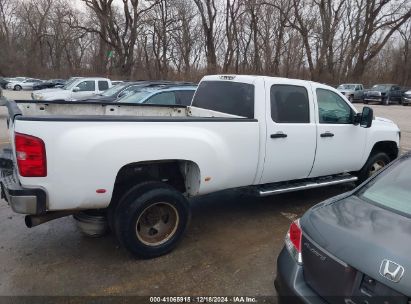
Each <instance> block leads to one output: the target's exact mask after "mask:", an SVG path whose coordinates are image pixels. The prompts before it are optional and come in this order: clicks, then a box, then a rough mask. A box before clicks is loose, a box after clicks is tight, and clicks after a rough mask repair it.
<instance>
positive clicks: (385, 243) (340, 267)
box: [301, 196, 411, 303]
mask: <svg viewBox="0 0 411 304" xmlns="http://www.w3.org/2000/svg"><path fill="white" fill-rule="evenodd" d="M301 226H302V229H303V231H304V239H303V244H302V245H303V246H302V247H303V252H302V254H303V263H304V273H305V276H306V279H307V280H308V281H309V283H310V285H311V286H312V287H313V288H314V289H317V291H318V292H319V293H320V294H321V293H322V294H328V295H333V294H334V295H337V294H344V295H347V296H350V295H353V294H355V292H354V290H357V291H358V290H359V291H361V290H360V289H361V288H363V287H362V286H361V284H364V282H363V280H364V278H365V277H368V278H371V279H372V280H375V282H376V283H375V284H377V285H378V286H379V287H378V288H377V289H379V291H376V292H375V293H374V295H383V294H384V293H381V292H382V291H384V288H386V287H388V290H389V291H387V290H386V291H385V294H389V292H393V294H396V293H395V292H394V291H393V290H396V291H398V292H400V293H401V294H403V295H407V296H411V290H410V286H411V258H410V255H409V252H410V249H411V220H410V219H409V218H407V217H404V216H400V215H397V214H395V213H394V212H391V211H388V210H386V209H383V208H380V207H378V206H376V205H373V204H370V203H367V202H365V201H363V200H361V199H360V198H358V197H357V196H349V197H347V198H344V199H342V200H340V201H337V202H334V203H323V204H320V205H317V206H315V207H314V208H313V209H311V210H310V211H309V212H307V214H306V215H305V216H304V217H303V218H302V219H301ZM384 260H388V261H392V262H394V263H397V264H398V265H401V266H402V267H403V268H404V273H403V276H402V278H401V279H400V280H399V282H393V281H392V280H390V279H388V278H387V277H384V276H383V274H384V269H381V268H384V267H383V266H384V265H382V264H383V261H384ZM390 265H391V266H390V269H389V270H390V271H393V270H395V269H394V268H396V266H395V265H394V264H390ZM318 269H321V271H320V270H318ZM380 270H381V272H382V274H380ZM334 285H338V286H334ZM368 289H369V288H368ZM372 294H373V293H372ZM389 303H391V302H389Z"/></svg>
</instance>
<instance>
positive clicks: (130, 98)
mask: <svg viewBox="0 0 411 304" xmlns="http://www.w3.org/2000/svg"><path fill="white" fill-rule="evenodd" d="M151 93H152V92H150V91H137V92H135V93H130V94H127V95H125V96H124V97H122V98H120V99H119V100H117V101H118V102H125V103H142V102H143V100H144V99H146V98H147V97H148V96H150V95H151Z"/></svg>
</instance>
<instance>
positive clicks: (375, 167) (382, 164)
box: [369, 160, 385, 176]
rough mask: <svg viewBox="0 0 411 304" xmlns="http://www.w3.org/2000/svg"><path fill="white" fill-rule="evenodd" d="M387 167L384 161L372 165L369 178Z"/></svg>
mask: <svg viewBox="0 0 411 304" xmlns="http://www.w3.org/2000/svg"><path fill="white" fill-rule="evenodd" d="M384 167H385V162H384V161H382V160H378V161H376V162H375V163H373V164H372V166H371V168H370V173H369V176H371V175H373V174H375V173H377V172H378V171H379V170H381V169H382V168H384Z"/></svg>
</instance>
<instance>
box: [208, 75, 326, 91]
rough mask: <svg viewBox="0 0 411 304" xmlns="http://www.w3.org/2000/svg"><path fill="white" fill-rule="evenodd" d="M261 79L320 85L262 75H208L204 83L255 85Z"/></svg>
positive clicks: (301, 80) (309, 81)
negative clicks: (219, 82) (218, 82)
mask: <svg viewBox="0 0 411 304" xmlns="http://www.w3.org/2000/svg"><path fill="white" fill-rule="evenodd" d="M259 79H274V80H275V79H278V80H279V81H284V80H287V81H290V82H291V83H292V81H296V82H297V81H298V82H299V83H300V84H301V82H306V83H317V84H320V83H319V82H315V81H311V80H304V79H296V78H287V77H272V76H261V75H236V74H229V75H228V74H227V75H225V74H217V75H207V76H204V77H203V79H202V81H204V80H208V81H235V82H244V83H250V84H254V83H255V82H256V81H257V80H259ZM323 85H326V86H328V87H330V88H332V87H331V86H330V85H327V84H323Z"/></svg>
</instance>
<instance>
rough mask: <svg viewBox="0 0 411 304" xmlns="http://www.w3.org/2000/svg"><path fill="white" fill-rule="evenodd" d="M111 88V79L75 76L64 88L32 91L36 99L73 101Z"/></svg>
mask: <svg viewBox="0 0 411 304" xmlns="http://www.w3.org/2000/svg"><path fill="white" fill-rule="evenodd" d="M109 88H111V81H110V79H107V78H101V77H84V78H77V77H75V78H73V79H71V80H70V81H68V82H67V83H66V85H65V86H64V87H62V88H54V89H45V90H40V91H36V92H35V93H32V98H33V99H34V100H48V101H50V100H60V101H73V100H77V99H81V98H85V97H88V96H93V95H96V94H99V93H102V92H104V91H105V90H107V89H109Z"/></svg>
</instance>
